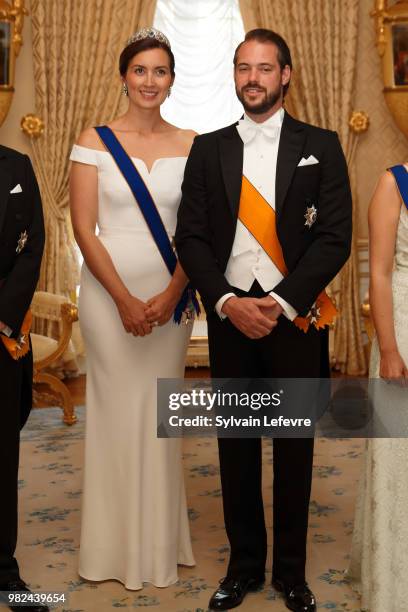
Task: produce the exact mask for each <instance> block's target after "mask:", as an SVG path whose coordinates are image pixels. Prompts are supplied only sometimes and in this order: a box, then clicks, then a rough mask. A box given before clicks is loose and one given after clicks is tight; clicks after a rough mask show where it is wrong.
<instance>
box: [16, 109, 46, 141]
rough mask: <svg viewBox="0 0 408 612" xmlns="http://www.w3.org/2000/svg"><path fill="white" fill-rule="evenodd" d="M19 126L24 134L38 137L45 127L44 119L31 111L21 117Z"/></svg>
mask: <svg viewBox="0 0 408 612" xmlns="http://www.w3.org/2000/svg"><path fill="white" fill-rule="evenodd" d="M20 126H21V129H22V131H23V132H24V134H25V135H26V136H28V137H29V138H39V137H40V136H41V134H42V133H43V132H44V128H45V124H44V121H43V120H42V119H40V117H37V115H34V114H32V113H29V114H28V115H24V117H22V119H21V122H20Z"/></svg>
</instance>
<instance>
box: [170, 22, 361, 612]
mask: <svg viewBox="0 0 408 612" xmlns="http://www.w3.org/2000/svg"><path fill="white" fill-rule="evenodd" d="M303 61H307V58H303ZM291 68H292V60H291V56H290V51H289V49H288V46H287V44H286V42H285V41H284V40H283V39H282V37H281V36H279V35H278V34H276V33H275V32H272V31H270V30H264V29H258V30H253V31H251V32H248V34H247V35H246V37H245V41H244V42H243V43H241V45H239V47H238V49H237V51H236V54H235V58H234V78H235V86H236V92H237V95H238V97H239V99H240V100H241V102H242V104H243V106H244V109H245V115H244V117H243V118H242V119H241V120H240V121H239V122H238V123H236V124H234V125H231V126H229V127H226V128H223V129H221V130H218V131H216V132H212V133H210V134H203V135H201V136H198V137H196V139H195V141H194V144H193V146H192V149H191V152H190V156H189V159H188V161H187V165H186V170H185V176H184V183H183V187H182V200H181V204H180V208H179V213H178V225H177V230H176V247H177V251H178V255H179V258H180V262H181V265H182V266H183V269H184V270H185V272H186V274H187V275H188V277H189V278H190V280H191V282H192V285H193V286H195V287H196V288H197V289H198V291H199V292H200V295H201V298H202V301H203V304H204V306H205V309H206V312H207V322H208V340H209V350H210V365H211V374H212V376H213V377H214V378H228V379H230V378H313V379H314V378H319V377H320V376H322V375H323V376H326V375H327V373H328V371H329V359H328V342H327V338H328V333H327V327H325V325H324V323H330V321H331V318H332V314H331V313H332V311H333V305H332V304H331V303H330V301H327V300H326V301H324V300H323V298H322V297H321V296H322V295H324V294H323V293H322V292H323V291H324V289H325V287H326V286H327V285H328V284H329V283H330V281H331V280H332V279H333V278H334V277H335V276H336V274H337V273H338V272H339V270H340V269H341V267H342V266H343V265H344V263H345V262H346V260H347V258H348V256H349V253H350V245H351V225H352V224H351V220H352V214H351V195H350V185H349V179H348V173H347V167H346V163H345V159H344V155H343V152H342V149H341V146H340V143H339V140H338V137H337V134H336V133H335V132H331V131H329V130H325V129H321V128H318V127H315V126H312V125H309V124H306V123H302V122H300V121H297V120H296V119H294V118H293V117H291V116H290V115H289V114H288V113H287V112H286V111H285V110H284V108H283V99H284V96H285V93H286V91H287V89H288V87H289V81H290V77H291ZM260 219H265V220H267V221H266V222H265V223H264V222H263V221H260ZM326 297H327V296H326ZM323 304H324V306H323ZM304 324H306V326H307V327H304V328H303V329H301V326H302V325H304ZM218 445H219V458H220V472H221V483H222V492H223V505H224V519H225V526H226V531H227V535H228V539H229V542H230V546H231V554H230V560H229V566H228V570H227V576H226V578H225V579H223V580H222V581H221V584H220V587H219V588H218V589H217V590H216V591H215V593H214V595H213V596H212V598H211V600H210V604H209V607H210V609H211V610H227V609H231V608H234V607H236V606H238V605H239V604H240V603H241V602H242V600H243V599H244V597H245V595H246V593H247V592H248V591H251V590H256V589H257V588H259V587H260V586H261V585H262V584H263V581H264V580H265V562H266V553H267V538H266V529H265V520H264V509H263V501H262V489H261V470H262V455H261V440H260V439H259V438H241V439H238V438H235V439H232V438H220V439H219V440H218ZM312 462H313V438H298V439H296V438H284V437H279V438H275V439H274V441H273V468H274V484H273V512H274V526H273V536H274V542H273V555H272V557H273V560H272V563H273V567H272V584H273V585H274V587H275V588H276V589H277V590H279V591H281V592H283V596H284V598H285V603H286V605H287V607H288V608H289V609H291V610H294V611H295V612H314V611H315V610H316V602H315V598H314V595H313V593H312V592H311V591H310V589H309V587H308V585H307V582H306V577H305V565H306V537H307V524H308V508H309V498H310V488H311V477H312Z"/></svg>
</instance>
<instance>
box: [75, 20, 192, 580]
mask: <svg viewBox="0 0 408 612" xmlns="http://www.w3.org/2000/svg"><path fill="white" fill-rule="evenodd" d="M120 73H121V77H122V82H123V90H124V93H125V95H127V96H128V98H129V108H128V110H127V112H126V113H125V115H123V116H122V117H119V118H117V119H115V120H114V121H112V122H111V123H110V124H109V127H110V129H111V130H112V132H113V133H114V135H115V136H116V138H117V139H118V140H119V142H120V143H121V145H122V146H123V148H124V149H125V150H126V152H127V153H128V155H129V156H130V157H131V159H132V161H133V163H134V165H135V166H136V168H137V170H138V172H139V174H140V176H141V177H142V179H143V181H144V182H145V184H146V186H147V188H148V189H149V191H150V193H151V195H152V197H153V199H154V201H155V204H156V207H157V209H158V211H159V213H160V216H161V218H162V221H163V223H164V226H165V229H166V231H167V233H168V236H169V238H171V237H172V236H173V235H174V232H175V226H176V215H177V208H178V205H179V202H180V197H181V182H182V179H183V173H184V167H185V163H186V159H187V156H188V153H189V150H190V147H191V144H192V140H193V138H194V132H192V131H188V130H180V129H178V128H176V127H175V126H173V125H170V124H169V123H167V122H165V121H164V120H163V119H162V117H161V115H160V105H161V104H162V103H163V101H164V100H165V98H166V96H167V95H169V91H170V88H171V85H172V83H173V80H174V57H173V54H172V52H171V49H170V45H169V43H168V41H167V39H166V38H165V37H164V36H163V35H162V34H161V33H160V32H158V31H157V30H154V29H145V30H141V31H140V32H138V33H136V34H135V35H134V36H133V37H132V39H130V41H128V44H127V45H126V47H125V49H124V50H123V51H122V54H121V57H120ZM71 160H72V161H73V162H74V163H73V164H72V171H71V211H72V221H73V226H74V231H75V236H76V239H77V242H78V244H79V246H80V248H81V251H82V254H83V256H84V261H85V263H84V266H83V269H82V279H81V294H80V304H79V306H80V324H81V330H82V333H83V336H84V339H85V343H86V349H87V394H86V397H87V400H86V440H85V467H84V490H83V504H82V528H81V542H80V563H79V573H80V575H81V576H83V577H84V578H86V579H89V580H95V581H100V580H107V579H117V580H119V581H121V582H122V583H123V584H124V585H125V586H126V588H128V589H140V588H142V586H143V583H144V582H149V583H152V584H154V585H156V586H160V587H164V586H167V585H169V584H172V583H174V582H176V581H177V579H178V574H177V565H178V564H184V565H194V558H193V554H192V550H191V543H190V534H189V524H188V515H187V507H186V497H185V490H184V479H183V471H182V460H181V440H180V439H157V437H156V428H157V409H156V384H157V378H160V377H163V378H176V377H183V376H184V363H185V356H186V350H187V345H188V342H189V338H190V334H191V326H190V325H184V324H183V325H177V324H175V323H174V322H173V313H174V310H175V307H176V305H177V303H178V302H179V299H180V296H181V294H182V292H183V290H184V288H185V286H186V283H187V278H186V276H185V274H184V272H183V271H182V269H181V267H180V266H179V264H177V267H176V270H175V272H174V274H173V276H171V275H170V273H169V272H168V270H167V268H166V266H165V264H164V261H163V259H162V257H161V255H160V252H159V250H158V247H157V246H156V244H155V242H154V240H153V237H152V235H151V233H150V231H149V228H148V226H147V224H146V221H145V220H144V218H143V216H142V213H141V210H140V209H139V206H138V204H137V203H136V201H135V198H134V196H133V195H132V192H131V190H130V188H129V185H128V183H127V182H126V181H125V179H124V178H123V176H122V174H121V172H120V170H119V168H118V166H117V165H116V163H115V161H114V159H113V158H112V156H111V154H110V153H109V152H108V151H107V149H106V148H105V147H104V145H103V144H102V141H101V140H100V139H99V137H98V135H97V133H96V131H95V130H94V129H93V128H91V129H88V130H85V131H84V132H83V133H82V134H81V136H80V138H79V140H78V143H77V144H76V145H74V147H73V150H72V154H71ZM96 226H97V227H98V229H99V233H98V234H97V235H96V234H95V229H96Z"/></svg>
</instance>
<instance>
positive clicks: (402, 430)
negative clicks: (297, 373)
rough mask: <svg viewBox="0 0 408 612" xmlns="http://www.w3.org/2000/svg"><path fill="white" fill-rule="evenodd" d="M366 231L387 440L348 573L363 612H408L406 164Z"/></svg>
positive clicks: (373, 443) (377, 446)
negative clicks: (360, 600) (368, 231)
mask: <svg viewBox="0 0 408 612" xmlns="http://www.w3.org/2000/svg"><path fill="white" fill-rule="evenodd" d="M369 225H370V304H371V309H372V316H373V320H374V326H375V330H376V338H375V339H374V341H373V347H372V352H371V363H370V378H372V379H377V380H372V382H371V383H370V386H371V389H372V399H373V404H374V412H375V419H376V423H377V424H379V425H380V427H381V430H382V432H383V434H382V435H384V436H385V435H387V434H389V435H390V437H388V438H386V437H384V438H373V439H371V440H368V441H367V445H366V452H365V456H364V458H363V471H362V475H361V482H360V488H359V495H358V500H357V507H356V519H355V527H354V534H353V546H352V555H351V564H350V569H349V572H348V573H349V577H350V578H351V581H352V583H353V584H354V586H355V587H356V588H357V590H358V591H359V592H360V593H361V596H362V609H363V610H369V611H370V612H404V610H408V580H407V577H408V513H407V509H408V439H407V436H408V427H407V423H408V387H407V386H406V385H407V383H408V370H407V365H408V164H406V165H400V166H394V167H393V168H391V169H390V171H388V172H386V173H385V174H384V175H383V176H382V177H381V179H380V181H379V184H378V187H377V189H376V192H375V194H374V197H373V200H372V202H371V205H370V210H369ZM380 379H383V380H380ZM381 430H380V431H381ZM380 435H381V434H380ZM398 435H399V436H401V437H395V436H398ZM402 436H405V437H402Z"/></svg>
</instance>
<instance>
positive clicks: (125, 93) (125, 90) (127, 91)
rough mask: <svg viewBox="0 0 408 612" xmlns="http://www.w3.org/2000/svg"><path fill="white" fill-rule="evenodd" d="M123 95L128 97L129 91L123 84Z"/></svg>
mask: <svg viewBox="0 0 408 612" xmlns="http://www.w3.org/2000/svg"><path fill="white" fill-rule="evenodd" d="M123 93H124V95H125V96H128V95H129V90H128V86H127V84H126V83H123Z"/></svg>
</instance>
